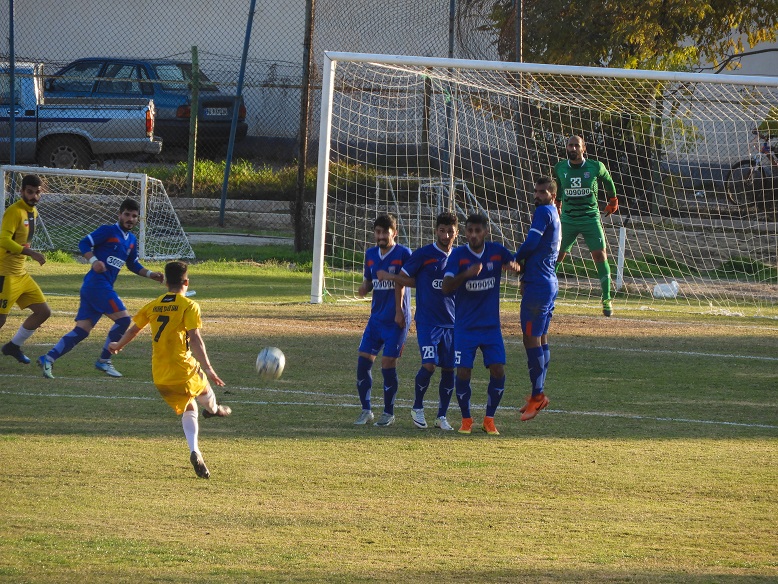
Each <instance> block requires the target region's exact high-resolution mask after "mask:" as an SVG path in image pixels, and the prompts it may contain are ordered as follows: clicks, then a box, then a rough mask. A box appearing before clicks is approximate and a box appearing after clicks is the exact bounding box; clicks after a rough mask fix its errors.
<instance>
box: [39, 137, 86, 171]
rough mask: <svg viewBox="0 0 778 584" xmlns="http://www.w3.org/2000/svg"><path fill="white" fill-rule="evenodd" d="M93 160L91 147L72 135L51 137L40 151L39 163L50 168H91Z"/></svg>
mask: <svg viewBox="0 0 778 584" xmlns="http://www.w3.org/2000/svg"><path fill="white" fill-rule="evenodd" d="M91 162H92V157H91V155H90V152H89V148H87V147H86V145H85V144H84V143H83V142H82V141H81V140H79V139H78V138H73V137H71V136H62V137H54V138H51V139H49V140H47V141H46V142H45V143H44V144H43V146H41V148H40V151H39V152H38V164H40V165H41V166H47V167H49V168H89V165H90V164H91Z"/></svg>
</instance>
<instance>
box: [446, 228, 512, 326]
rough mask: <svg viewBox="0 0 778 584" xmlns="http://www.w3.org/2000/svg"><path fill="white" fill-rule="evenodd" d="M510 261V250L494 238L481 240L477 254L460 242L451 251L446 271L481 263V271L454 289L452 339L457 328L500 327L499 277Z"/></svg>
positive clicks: (455, 271)
mask: <svg viewBox="0 0 778 584" xmlns="http://www.w3.org/2000/svg"><path fill="white" fill-rule="evenodd" d="M511 261H513V254H512V253H511V252H509V251H508V250H507V249H506V248H505V246H503V245H501V244H499V243H496V242H494V241H487V242H485V243H484V249H483V250H481V253H480V254H475V253H473V252H472V251H470V246H469V245H462V246H460V247H457V248H456V249H454V251H452V252H451V257H449V258H448V266H447V268H446V275H451V276H456V275H457V274H459V273H460V272H464V271H465V270H467V269H468V268H469V267H470V266H471V265H473V264H475V263H480V264H481V265H482V266H483V267H482V268H481V273H480V274H478V275H477V276H476V277H475V278H470V279H469V280H465V281H464V282H463V283H462V285H461V286H459V288H457V290H456V299H455V303H456V310H455V320H454V339H456V335H457V334H458V332H457V331H460V330H461V331H466V330H473V329H480V328H492V327H497V328H499V327H500V281H501V279H502V267H503V266H504V265H506V264H508V263H510V262H511Z"/></svg>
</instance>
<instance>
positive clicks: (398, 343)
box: [374, 323, 408, 426]
mask: <svg viewBox="0 0 778 584" xmlns="http://www.w3.org/2000/svg"><path fill="white" fill-rule="evenodd" d="M382 336H383V340H384V354H383V356H382V358H381V375H382V376H383V378H384V411H383V413H382V414H381V417H380V418H378V420H377V421H376V422H375V424H374V425H375V426H391V425H392V424H394V400H395V398H396V397H397V391H398V389H399V387H400V380H399V379H398V377H397V360H398V359H399V358H400V357H401V356H402V352H403V348H404V347H405V340H406V339H407V338H408V326H405V327H402V328H400V327H399V326H397V325H396V324H395V323H392V324H391V325H387V326H385V327H383V331H382Z"/></svg>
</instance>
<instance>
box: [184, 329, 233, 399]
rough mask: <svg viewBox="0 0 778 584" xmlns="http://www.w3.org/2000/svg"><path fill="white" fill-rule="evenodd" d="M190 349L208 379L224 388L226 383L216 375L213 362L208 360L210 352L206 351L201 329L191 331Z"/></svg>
mask: <svg viewBox="0 0 778 584" xmlns="http://www.w3.org/2000/svg"><path fill="white" fill-rule="evenodd" d="M189 349H190V350H191V351H192V355H194V358H195V359H197V362H198V363H200V367H201V368H202V370H203V371H205V374H206V375H207V376H208V379H210V380H211V381H213V382H214V383H215V384H216V385H218V386H219V387H224V385H225V384H224V382H223V381H222V380H221V378H220V377H219V376H218V375H217V374H216V371H214V370H213V366H212V365H211V361H210V360H209V359H208V352H207V351H206V350H205V341H204V340H203V337H202V335H201V334H200V329H192V330H190V331H189Z"/></svg>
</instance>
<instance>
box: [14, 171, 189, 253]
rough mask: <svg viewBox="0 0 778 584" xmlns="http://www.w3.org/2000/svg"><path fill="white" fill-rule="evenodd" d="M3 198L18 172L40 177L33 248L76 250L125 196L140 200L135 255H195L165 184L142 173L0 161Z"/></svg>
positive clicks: (113, 216)
mask: <svg viewBox="0 0 778 584" xmlns="http://www.w3.org/2000/svg"><path fill="white" fill-rule="evenodd" d="M0 171H2V175H3V193H4V197H3V204H2V205H0V217H2V214H3V211H4V210H5V207H6V206H8V204H10V203H12V202H13V201H14V200H16V198H18V196H19V192H20V188H21V183H22V178H23V177H24V176H25V175H27V174H36V175H38V176H39V177H40V178H41V180H42V181H43V196H42V197H41V200H40V202H39V203H38V205H37V207H38V229H37V230H36V232H35V235H34V237H33V241H32V247H33V248H34V249H50V250H51V249H61V250H63V251H69V252H78V242H79V241H81V239H82V238H83V237H84V236H85V235H87V234H88V233H91V232H92V231H94V230H95V229H97V227H99V226H100V225H104V224H110V223H115V222H116V221H117V217H118V214H119V207H120V206H121V203H122V201H124V199H126V198H132V199H135V200H136V201H137V202H138V204H139V206H140V218H139V221H138V234H137V236H138V257H139V258H140V259H143V260H172V259H193V258H194V257H195V255H194V251H193V250H192V246H191V245H190V244H189V240H188V239H187V237H186V234H185V233H184V230H183V228H182V227H181V222H180V221H179V219H178V216H177V215H176V212H175V210H174V209H173V205H172V203H171V202H170V198H169V197H168V195H167V192H166V191H165V187H164V185H163V184H162V182H161V181H160V180H158V179H155V178H152V177H149V176H148V175H146V174H142V173H125V172H108V171H99V170H66V169H57V168H43V167H33V166H10V165H6V166H2V167H0Z"/></svg>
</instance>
